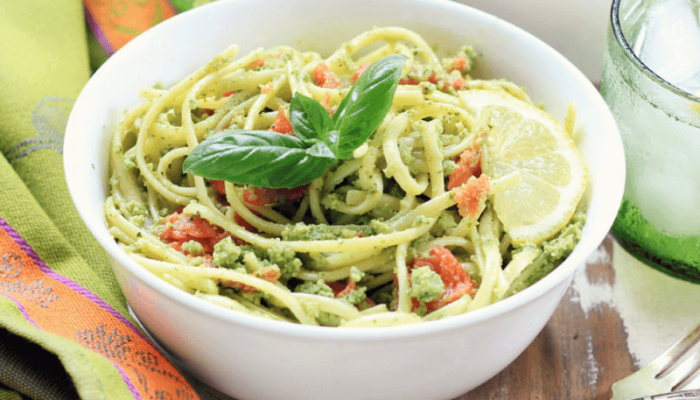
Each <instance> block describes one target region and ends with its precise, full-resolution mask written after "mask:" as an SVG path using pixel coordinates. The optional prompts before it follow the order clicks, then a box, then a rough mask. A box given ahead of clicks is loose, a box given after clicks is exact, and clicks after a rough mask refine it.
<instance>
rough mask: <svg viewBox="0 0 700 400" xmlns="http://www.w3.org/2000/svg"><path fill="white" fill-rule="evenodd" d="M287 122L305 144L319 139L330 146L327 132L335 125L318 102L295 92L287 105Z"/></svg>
mask: <svg viewBox="0 0 700 400" xmlns="http://www.w3.org/2000/svg"><path fill="white" fill-rule="evenodd" d="M289 120H290V122H291V123H292V128H294V134H296V135H297V137H298V138H300V139H301V140H303V141H304V142H306V143H307V144H311V143H313V142H314V139H319V140H321V141H323V142H324V143H326V144H327V145H329V146H330V145H331V142H330V141H329V132H330V131H332V130H333V129H334V127H335V124H334V123H333V120H332V119H331V116H330V115H329V114H328V111H326V108H325V107H323V106H322V105H321V103H319V102H318V101H316V100H314V99H312V98H310V97H306V96H304V95H302V94H300V93H299V92H297V93H296V94H294V97H293V98H292V102H291V104H290V105H289Z"/></svg>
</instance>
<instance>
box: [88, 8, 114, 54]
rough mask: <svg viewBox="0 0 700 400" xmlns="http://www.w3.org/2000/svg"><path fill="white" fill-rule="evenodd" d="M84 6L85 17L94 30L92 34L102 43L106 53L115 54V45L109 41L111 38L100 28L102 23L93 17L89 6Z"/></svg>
mask: <svg viewBox="0 0 700 400" xmlns="http://www.w3.org/2000/svg"><path fill="white" fill-rule="evenodd" d="M83 8H84V9H85V19H87V23H88V26H89V27H90V30H91V31H92V34H93V35H95V38H96V39H97V41H98V42H99V43H100V46H102V49H104V51H105V53H107V55H110V56H111V55H112V54H114V47H112V45H111V44H110V43H109V39H107V36H106V35H105V33H104V32H103V31H102V28H100V24H98V23H97V21H95V19H94V18H93V17H92V14H90V10H88V9H87V7H83Z"/></svg>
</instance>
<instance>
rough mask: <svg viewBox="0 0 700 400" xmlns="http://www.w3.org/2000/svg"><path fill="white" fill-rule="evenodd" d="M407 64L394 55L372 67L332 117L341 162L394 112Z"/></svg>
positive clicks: (337, 152)
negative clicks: (392, 107) (393, 105)
mask: <svg viewBox="0 0 700 400" xmlns="http://www.w3.org/2000/svg"><path fill="white" fill-rule="evenodd" d="M405 62H406V56H404V55H403V54H392V55H390V56H386V57H384V58H382V59H380V60H378V61H376V62H374V63H372V65H370V66H369V68H367V70H366V71H365V72H364V73H362V75H360V78H359V79H358V80H357V83H356V84H355V85H354V86H353V87H352V89H350V91H349V92H348V94H347V95H346V96H345V98H344V99H343V101H341V102H340V105H338V111H336V113H335V115H334V116H333V121H334V122H335V128H336V129H337V130H338V142H337V144H336V145H335V153H336V155H337V156H338V158H339V159H346V158H349V157H350V156H351V155H352V152H353V151H354V150H355V149H356V148H358V147H360V146H361V145H362V144H363V143H364V142H365V141H366V140H367V139H368V138H369V137H370V136H371V135H372V133H374V131H375V130H377V128H378V127H379V125H380V124H381V123H382V121H383V120H384V117H385V116H386V114H387V112H389V108H391V103H392V102H393V100H394V93H395V92H396V88H397V86H398V84H399V78H400V77H401V72H402V68H403V64H404V63H405ZM332 148H333V146H332Z"/></svg>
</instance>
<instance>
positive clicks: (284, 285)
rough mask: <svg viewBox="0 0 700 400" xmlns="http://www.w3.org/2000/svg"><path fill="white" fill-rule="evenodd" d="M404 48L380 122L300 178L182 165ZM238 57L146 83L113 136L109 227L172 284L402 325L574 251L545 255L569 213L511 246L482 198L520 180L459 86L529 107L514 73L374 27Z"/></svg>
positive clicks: (335, 317)
mask: <svg viewBox="0 0 700 400" xmlns="http://www.w3.org/2000/svg"><path fill="white" fill-rule="evenodd" d="M397 53H399V54H403V55H405V56H406V58H407V61H406V63H405V64H404V69H403V71H402V75H401V80H400V81H399V85H398V89H397V91H396V93H395V95H394V99H393V103H392V105H391V108H390V110H389V112H388V114H387V115H386V117H385V118H384V120H383V122H382V123H381V125H380V126H379V128H378V129H377V130H376V131H375V132H374V134H373V135H372V136H371V137H370V139H369V140H368V141H367V142H366V143H365V144H363V145H362V146H360V147H358V148H357V149H355V151H354V152H353V156H352V157H350V158H349V159H347V160H343V161H340V162H339V163H338V164H337V165H331V167H330V168H328V170H327V171H326V172H325V173H324V174H323V176H322V177H320V178H317V179H314V180H313V181H312V182H310V183H309V184H308V185H302V186H298V187H294V188H287V189H270V188H262V187H252V186H249V185H239V184H233V183H230V182H224V181H216V180H208V179H205V178H203V177H201V176H196V175H193V174H185V173H183V171H182V165H183V161H184V160H185V158H186V157H187V156H188V155H189V154H190V152H191V151H192V150H193V149H194V148H196V147H197V146H198V145H199V144H200V143H202V142H203V141H204V140H205V139H206V138H208V137H210V136H212V135H214V134H216V133H218V132H220V131H222V130H235V129H245V130H252V129H257V130H266V129H271V130H274V131H276V132H279V133H283V134H290V135H293V134H294V132H293V130H292V129H291V125H290V124H289V119H288V117H287V116H288V115H289V105H290V101H291V99H292V97H293V96H294V94H295V93H300V94H303V95H305V96H307V97H311V98H313V99H315V100H317V101H319V102H320V103H321V104H322V105H323V106H324V107H325V108H326V110H327V111H328V112H329V114H331V115H332V114H333V112H334V111H335V109H336V108H337V106H338V104H339V103H340V102H341V100H342V99H343V98H344V97H345V96H346V94H347V93H348V91H349V89H350V87H351V86H352V84H353V83H354V82H355V81H356V80H357V77H358V76H360V75H361V74H362V73H363V71H364V69H365V68H367V65H369V64H371V63H373V62H376V61H377V60H379V59H381V58H383V57H385V56H387V55H391V54H397ZM237 56H238V48H237V47H236V46H231V47H230V48H228V49H226V50H225V51H224V52H223V53H221V55H219V56H218V57H216V58H214V59H213V60H211V61H210V62H209V63H207V64H206V65H205V66H203V67H202V68H200V69H199V70H197V71H195V72H194V73H192V74H191V75H190V76H188V77H187V78H185V79H183V80H182V81H180V82H179V83H177V84H176V85H174V86H173V87H171V88H169V89H159V88H146V89H144V90H142V92H141V93H140V95H141V97H142V98H143V99H144V100H143V101H142V102H141V103H139V104H138V105H136V106H134V107H133V108H132V109H130V110H129V111H128V112H127V113H126V114H125V115H124V117H123V118H122V120H121V122H120V123H119V125H118V127H117V129H116V132H115V133H114V137H113V141H112V151H111V174H112V176H111V179H110V184H111V188H112V194H111V196H110V197H109V198H108V200H107V201H106V204H105V210H106V211H105V212H106V216H107V222H108V224H109V226H110V233H111V234H112V235H113V236H114V237H115V240H117V242H118V243H119V244H120V246H122V247H123V248H124V250H125V251H126V252H128V253H129V254H130V255H131V257H132V258H133V259H134V260H135V261H136V262H138V263H139V264H141V265H142V266H143V267H144V268H146V269H148V270H149V271H150V272H152V273H153V274H155V275H157V276H159V277H160V278H162V279H163V280H165V281H167V282H169V283H170V284H172V285H174V286H175V287H177V288H179V289H181V290H182V291H184V292H187V293H189V294H192V295H194V296H196V297H199V298H200V299H203V300H205V301H208V302H210V303H212V304H215V305H218V306H222V307H226V308H229V309H232V310H235V311H238V312H245V313H248V314H251V315H256V316H259V317H263V318H269V319H275V320H281V321H289V322H296V323H303V324H309V325H330V326H347V327H361V326H387V325H397V324H408V323H415V322H421V321H429V320H436V319H440V318H444V317H449V316H453V315H457V314H462V313H465V312H468V311H471V310H475V309H478V308H481V307H484V306H486V305H488V304H491V303H493V302H495V301H498V300H500V299H503V298H504V297H507V296H509V295H511V294H513V293H514V292H517V291H519V290H522V289H523V288H524V287H527V286H528V285H530V284H532V283H533V282H534V281H536V280H537V279H539V278H540V277H541V276H542V275H544V274H546V273H547V272H548V271H549V270H551V269H552V268H554V267H556V265H558V263H559V262H561V260H562V259H563V258H564V257H565V256H566V255H567V254H568V252H561V254H559V255H558V256H557V257H554V258H553V257H552V256H550V255H549V253H546V252H543V251H542V249H543V248H544V247H546V246H548V245H551V242H552V241H556V240H563V239H564V238H563V235H568V236H567V237H566V239H567V240H569V239H571V238H573V240H574V243H575V242H576V241H577V240H578V236H577V234H576V232H579V233H580V228H581V225H582V224H583V217H582V216H581V215H578V214H577V216H575V217H574V218H573V220H572V222H571V223H570V224H569V225H568V226H567V228H565V229H564V230H562V232H560V233H559V234H558V235H557V236H555V237H554V238H553V239H551V240H550V241H549V242H543V243H538V244H525V245H518V246H514V245H513V244H512V243H511V242H510V237H509V235H508V233H507V232H505V231H504V228H503V225H502V224H501V223H500V221H499V219H498V216H497V215H496V212H495V211H494V210H493V207H492V205H491V203H490V201H489V196H491V195H492V194H494V193H496V192H498V191H502V190H508V189H509V188H511V187H513V186H514V185H517V184H518V182H519V179H518V177H517V176H505V177H502V178H498V179H490V177H488V176H486V175H485V174H483V173H482V172H481V170H480V167H479V163H480V160H479V159H478V158H477V159H476V161H474V157H473V156H474V155H477V156H478V155H479V154H481V150H480V149H481V148H482V147H483V139H482V138H483V136H484V135H487V134H488V129H489V128H488V125H487V124H484V123H483V122H482V121H480V120H479V119H478V118H477V116H475V115H473V114H471V113H470V112H469V111H468V110H467V109H466V108H465V107H464V105H463V104H462V103H461V101H460V98H459V96H457V94H458V92H460V91H463V90H470V89H471V88H479V89H481V90H491V91H499V92H503V93H507V94H508V95H510V96H514V97H516V98H518V99H520V100H523V101H527V102H529V101H530V100H529V98H528V97H527V95H526V94H525V92H524V90H523V89H522V88H520V87H518V86H516V85H514V84H512V83H510V82H505V81H502V80H475V79H472V78H471V77H470V76H469V72H470V70H471V67H472V64H473V58H474V57H473V53H472V50H471V49H470V48H469V47H464V48H462V49H460V50H459V51H457V52H456V53H455V54H453V55H452V57H449V58H443V59H440V58H438V56H437V55H436V54H435V53H434V52H433V50H432V49H431V47H430V46H429V45H428V44H427V43H426V42H425V41H424V40H423V39H422V38H421V37H420V36H419V35H417V34H416V33H414V32H411V31H409V30H406V29H402V28H381V29H374V30H372V31H368V32H365V33H363V34H361V35H359V36H357V37H356V38H354V39H352V40H351V41H350V42H348V43H346V44H344V45H343V46H341V47H340V48H339V49H338V50H337V51H336V52H334V53H333V54H331V55H330V57H328V58H325V59H324V58H322V57H321V56H320V55H319V54H317V53H314V52H301V51H298V50H296V49H294V48H291V47H275V48H271V49H267V50H265V49H257V50H254V51H252V52H250V53H248V54H246V55H243V56H242V57H237ZM569 125H572V122H571V121H568V122H567V126H569ZM465 154H466V155H471V156H472V158H469V157H467V156H465ZM470 162H471V165H469V163H470ZM458 171H459V173H458ZM465 171H469V172H468V173H466V175H465ZM457 175H459V176H457ZM570 227H575V228H576V229H569V228H570ZM569 251H570V250H569ZM545 253H546V254H545Z"/></svg>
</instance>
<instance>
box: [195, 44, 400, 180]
mask: <svg viewBox="0 0 700 400" xmlns="http://www.w3.org/2000/svg"><path fill="white" fill-rule="evenodd" d="M405 61H406V56H404V55H402V54H393V55H390V56H386V57H384V58H382V59H380V60H378V61H376V62H374V63H372V65H370V66H369V68H367V70H365V72H364V73H362V75H360V78H359V79H358V80H357V83H356V84H355V85H354V86H353V87H352V88H350V91H349V92H348V94H347V95H346V96H345V98H344V99H343V100H342V101H341V102H340V104H339V105H338V110H337V111H336V113H335V114H334V115H333V117H331V116H330V115H329V114H328V111H326V109H325V108H324V107H323V106H322V105H321V104H320V103H319V102H318V101H316V100H314V99H312V98H309V97H306V96H303V95H301V94H299V93H296V94H295V95H294V97H293V98H292V102H291V104H290V106H289V109H290V113H289V120H290V122H291V124H292V128H293V129H294V133H295V135H296V137H295V136H292V135H284V134H281V133H277V132H274V131H269V130H268V131H263V130H253V131H249V130H242V129H228V130H225V131H223V132H221V133H218V134H216V135H213V136H211V137H209V138H207V139H206V140H204V141H203V142H201V143H200V144H199V145H198V146H197V147H195V148H194V150H192V152H191V153H190V154H189V156H187V159H186V160H185V162H184V164H183V166H182V170H183V171H184V172H185V173H192V174H195V175H199V176H202V177H204V178H207V179H215V180H225V181H228V182H232V183H237V184H242V185H252V186H259V187H267V188H272V189H280V188H294V187H297V186H301V185H304V184H307V183H309V182H311V181H313V180H314V179H316V178H318V177H320V176H321V175H323V173H324V172H325V171H326V169H327V168H328V166H329V165H330V164H331V163H333V162H336V161H337V160H345V159H348V158H350V157H351V156H352V153H353V151H354V150H355V149H356V148H358V147H360V146H361V145H362V144H363V143H365V142H366V141H367V139H368V138H369V137H370V136H371V135H372V133H374V131H375V130H377V128H378V127H379V125H380V124H381V123H382V121H383V120H384V117H385V116H386V114H387V112H389V108H390V107H391V104H392V102H393V99H394V93H395V92H396V87H397V86H398V83H399V78H400V77H401V71H402V67H403V64H404V63H405Z"/></svg>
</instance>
